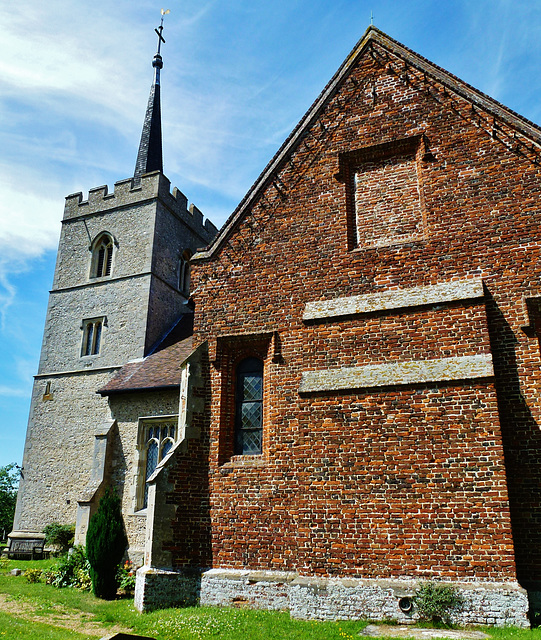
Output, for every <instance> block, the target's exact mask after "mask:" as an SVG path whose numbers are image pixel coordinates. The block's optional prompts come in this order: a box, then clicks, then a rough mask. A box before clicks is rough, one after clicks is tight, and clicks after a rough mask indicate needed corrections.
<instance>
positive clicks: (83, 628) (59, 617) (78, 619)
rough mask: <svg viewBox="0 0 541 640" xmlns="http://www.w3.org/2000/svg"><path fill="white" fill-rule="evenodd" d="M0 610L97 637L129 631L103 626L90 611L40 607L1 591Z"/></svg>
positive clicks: (25, 618)
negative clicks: (12, 597) (14, 598)
mask: <svg viewBox="0 0 541 640" xmlns="http://www.w3.org/2000/svg"><path fill="white" fill-rule="evenodd" d="M0 611H4V612H5V613H9V614H10V615H13V616H17V617H18V618H23V619H24V620H30V621H34V622H42V623H44V624H49V625H51V626H54V627H60V628H62V629H68V630H70V631H77V633H83V634H87V635H89V636H96V637H99V638H101V637H103V636H109V635H113V634H115V633H122V632H124V633H130V631H131V630H130V629H125V628H122V627H118V626H112V627H104V626H103V624H102V623H101V622H99V621H98V620H96V619H95V616H94V615H93V614H92V613H83V612H77V611H74V610H73V609H71V610H70V609H67V608H65V607H62V606H60V605H51V606H50V607H47V609H40V608H38V607H35V606H33V605H32V604H30V603H29V602H25V601H24V600H13V599H11V598H10V597H9V596H6V595H5V594H3V593H0Z"/></svg>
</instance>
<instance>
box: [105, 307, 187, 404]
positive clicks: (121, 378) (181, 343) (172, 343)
mask: <svg viewBox="0 0 541 640" xmlns="http://www.w3.org/2000/svg"><path fill="white" fill-rule="evenodd" d="M192 331H193V314H192V313H185V314H184V315H182V316H181V317H180V319H179V321H178V322H177V323H176V325H175V326H174V327H173V328H172V329H171V331H170V332H169V333H168V334H167V335H166V336H165V338H164V339H163V340H162V341H161V342H160V343H159V344H158V345H157V347H156V348H155V349H154V350H153V351H152V352H151V353H150V354H149V355H148V356H147V357H146V358H144V359H143V360H140V361H138V362H128V363H127V364H125V365H124V366H123V367H122V369H120V371H119V372H118V373H117V374H116V376H115V377H114V378H112V379H111V380H110V381H109V382H108V383H107V384H106V385H105V386H104V387H102V388H101V389H98V393H100V394H101V395H102V396H110V395H114V394H117V393H128V392H130V393H133V392H137V391H158V390H161V389H174V388H175V387H178V386H179V385H180V369H181V365H182V363H183V362H184V361H185V360H186V358H187V357H188V356H189V355H190V354H191V353H192V350H193V349H192V343H193V338H192V335H191V334H192Z"/></svg>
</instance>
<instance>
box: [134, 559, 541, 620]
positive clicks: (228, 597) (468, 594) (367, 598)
mask: <svg viewBox="0 0 541 640" xmlns="http://www.w3.org/2000/svg"><path fill="white" fill-rule="evenodd" d="M419 584H420V583H419V582H418V581H416V580H369V579H363V580H361V579H355V578H316V577H312V576H310V577H306V576H299V575H298V574H297V573H295V572H292V571H250V570H234V569H210V570H207V571H202V572H200V573H197V572H195V571H192V572H191V573H190V572H188V573H186V572H180V573H179V572H172V571H166V570H150V569H149V568H148V567H142V568H141V569H139V571H138V572H137V586H136V595H135V599H136V608H137V609H138V610H139V611H148V610H152V609H157V608H160V607H164V606H168V605H167V603H168V602H170V601H171V600H170V598H171V593H169V596H167V591H168V590H169V589H173V593H174V595H173V597H174V599H175V601H177V602H178V603H181V602H192V600H191V598H194V597H195V598H198V599H199V603H200V604H201V605H213V606H249V607H252V608H256V609H265V610H269V611H276V610H289V611H290V613H291V617H292V618H298V619H305V620H306V619H308V620H310V619H311V620H358V619H360V618H365V619H366V618H368V619H369V620H379V621H381V620H394V621H396V622H399V623H404V622H415V621H417V620H418V619H419V616H418V614H417V612H416V611H415V608H414V609H413V610H412V612H410V613H404V612H403V611H402V610H401V609H400V606H399V601H400V599H401V598H404V597H410V598H411V597H413V596H414V595H415V591H416V589H417V588H418V586H419ZM449 584H452V585H453V586H454V587H455V588H456V589H457V590H458V591H459V593H460V594H461V595H462V596H463V598H464V601H465V606H464V608H463V610H462V611H457V612H456V613H454V614H453V616H452V621H453V623H455V624H461V625H463V624H487V625H495V626H506V625H515V626H518V627H528V626H529V622H528V597H527V594H526V591H525V590H524V589H522V588H520V587H519V585H518V584H516V583H490V582H486V583H482V582H472V583H449ZM143 594H144V595H143ZM168 597H169V599H168Z"/></svg>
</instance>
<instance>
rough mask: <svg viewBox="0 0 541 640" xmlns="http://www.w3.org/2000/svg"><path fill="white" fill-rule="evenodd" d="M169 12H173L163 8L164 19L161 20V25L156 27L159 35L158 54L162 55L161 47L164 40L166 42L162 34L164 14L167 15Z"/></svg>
mask: <svg viewBox="0 0 541 640" xmlns="http://www.w3.org/2000/svg"><path fill="white" fill-rule="evenodd" d="M168 13H171V10H170V9H162V21H161V22H160V26H159V27H158V28H157V29H154V31H155V32H156V34H157V35H158V52H157V53H158V55H160V48H161V46H162V42H163V43H164V44H165V40H164V39H163V36H162V31H163V18H164V16H166V15H167V14H168Z"/></svg>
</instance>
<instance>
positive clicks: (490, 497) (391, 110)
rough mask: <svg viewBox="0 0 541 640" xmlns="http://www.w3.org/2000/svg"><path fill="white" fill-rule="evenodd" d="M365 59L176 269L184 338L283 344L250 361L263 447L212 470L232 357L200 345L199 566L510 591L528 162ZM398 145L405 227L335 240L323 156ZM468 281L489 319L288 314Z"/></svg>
mask: <svg viewBox="0 0 541 640" xmlns="http://www.w3.org/2000/svg"><path fill="white" fill-rule="evenodd" d="M378 50H379V53H378V55H376V56H375V58H374V57H372V56H371V55H369V54H368V53H367V54H365V55H364V56H363V57H361V58H360V60H359V61H358V63H357V64H356V65H355V67H354V68H353V70H352V72H351V73H350V76H349V79H347V80H346V81H345V82H344V83H343V84H342V85H341V86H340V87H339V89H338V90H337V92H336V93H335V95H334V96H333V97H332V98H331V99H330V101H329V102H328V103H327V106H326V108H325V109H324V110H323V111H322V112H321V113H320V114H319V116H318V118H317V120H316V121H315V122H314V123H313V124H312V125H311V126H310V127H308V130H307V133H306V135H304V136H303V138H302V139H301V141H300V142H299V143H298V145H297V147H296V149H295V150H294V151H293V152H292V154H291V155H290V156H289V157H288V158H286V159H285V160H284V162H283V163H282V165H281V168H279V169H278V171H277V173H276V176H275V179H274V183H272V181H271V182H270V184H269V185H268V187H267V188H266V189H265V190H263V191H261V193H260V194H259V196H258V197H257V198H255V199H254V200H253V203H252V205H251V209H250V212H249V214H248V215H247V216H246V217H245V218H244V219H243V220H241V221H240V223H239V224H237V225H236V227H235V229H234V231H233V232H232V233H231V234H230V236H229V238H228V240H227V242H225V243H224V244H223V245H222V246H221V247H220V248H219V249H218V250H217V251H216V252H215V255H214V257H213V258H212V259H211V260H209V261H207V262H200V263H198V262H196V263H195V265H194V269H193V287H194V290H196V293H195V294H194V299H195V303H196V326H195V331H196V335H197V340H198V341H203V340H207V339H208V340H209V341H210V344H211V347H212V345H213V344H215V341H216V338H220V337H221V336H226V335H230V334H252V335H256V336H257V335H260V336H262V337H261V340H263V341H264V340H267V338H266V337H265V336H268V335H269V334H270V333H272V332H277V333H278V335H279V339H280V344H281V354H279V355H280V357H279V358H276V357H275V356H276V354H275V353H271V352H272V351H273V349H275V347H274V346H273V344H271V343H270V342H268V347H267V352H266V354H265V389H266V393H267V395H266V397H265V415H264V453H263V455H262V456H261V458H259V459H251V460H250V459H247V460H242V459H236V458H233V460H231V459H230V458H229V457H228V455H227V440H228V438H230V437H231V436H230V430H231V426H230V421H229V420H230V419H229V418H228V417H227V416H228V411H229V410H228V409H227V407H228V406H230V404H228V403H230V402H231V397H232V395H231V393H232V391H233V389H232V385H231V384H230V382H228V380H229V379H230V377H231V362H232V359H235V357H236V356H238V357H240V355H242V353H241V352H242V350H243V349H244V347H243V346H242V344H241V342H242V341H241V342H239V346H238V350H237V347H234V348H232V349H225V348H222V347H221V346H220V345H221V344H222V343H221V342H220V340H218V343H217V344H218V348H217V356H216V358H217V359H216V365H217V366H215V365H211V368H210V378H211V381H210V382H211V386H210V388H211V394H212V403H211V416H210V422H209V425H208V433H209V437H210V468H209V477H210V484H209V488H210V492H211V505H210V517H211V519H212V553H213V560H212V561H213V563H214V566H229V567H250V568H271V569H272V568H274V569H286V568H287V569H296V570H299V571H302V572H303V573H321V574H329V575H334V574H347V575H362V576H372V577H381V576H397V575H424V576H441V577H443V576H445V577H453V576H454V577H457V578H461V577H467V578H490V579H500V578H501V579H512V578H513V576H514V575H515V573H514V572H515V565H514V552H516V557H517V562H518V575H519V577H520V578H521V580H523V581H528V580H530V581H531V580H535V579H537V578H538V577H539V570H540V569H541V566H540V563H541V539H540V537H541V534H540V533H539V532H540V531H541V527H539V522H540V519H541V503H540V495H539V486H540V484H541V468H540V458H539V444H540V442H539V431H538V427H537V423H538V420H539V413H540V408H541V407H540V399H539V385H540V383H541V380H540V372H539V344H538V341H537V340H536V339H535V337H531V335H530V336H529V335H528V334H527V332H526V333H525V332H524V331H523V330H522V327H523V326H524V325H525V324H527V323H528V318H527V317H526V314H525V310H524V305H523V302H522V299H523V297H524V296H535V295H539V294H540V293H541V285H540V283H541V279H540V276H541V267H540V265H541V261H540V259H539V258H540V257H541V256H540V255H539V253H540V244H539V243H540V240H541V238H540V235H541V225H540V222H541V213H540V211H539V204H538V196H539V192H540V186H541V183H540V181H539V170H538V168H537V166H535V165H534V164H533V163H532V162H531V161H530V160H529V159H528V158H527V155H528V153H527V152H520V153H517V152H515V150H511V149H510V148H509V146H510V145H509V144H508V142H507V138H505V136H504V134H505V135H507V134H508V133H509V127H507V125H506V124H505V123H504V122H503V121H501V120H500V121H497V122H496V130H495V133H494V134H493V132H492V129H491V126H492V125H491V122H492V119H491V117H490V116H489V115H487V114H486V113H485V112H482V111H481V110H479V109H478V108H476V109H475V110H472V108H471V105H470V104H468V103H467V102H466V101H465V100H463V99H462V98H460V97H459V96H458V95H457V94H455V93H453V92H452V91H450V90H445V91H444V90H443V87H442V86H441V85H438V84H437V83H435V81H434V80H433V79H431V78H429V79H428V82H426V81H425V79H424V77H423V75H422V74H421V73H419V72H416V71H415V69H413V68H411V67H410V68H409V69H407V70H406V71H404V70H403V66H404V65H403V62H402V61H400V60H399V59H397V58H396V57H394V56H393V55H392V54H389V55H388V58H387V60H384V58H383V57H381V54H382V49H381V47H378ZM404 74H406V75H407V76H408V77H407V81H406V78H404V77H401V75H402V76H404ZM506 127H507V128H506ZM411 136H424V137H422V138H419V140H420V142H419V144H420V145H421V146H420V147H419V149H418V152H417V155H416V158H417V160H416V161H417V163H418V178H419V179H418V186H417V185H415V184H414V182H415V181H413V180H412V181H410V185H413V186H412V187H411V188H412V189H413V188H416V189H419V197H420V198H421V200H420V202H421V205H420V206H421V210H422V218H423V224H422V234H421V235H422V237H420V238H418V239H416V240H415V241H412V242H408V243H396V242H395V239H394V238H392V241H391V242H390V243H389V244H388V245H387V246H379V247H377V248H366V247H365V246H359V247H358V248H355V249H352V246H353V244H354V243H352V241H351V238H352V226H354V224H355V219H354V210H353V209H352V201H353V198H352V195H351V191H350V192H348V189H349V188H350V186H351V185H350V182H349V180H348V179H347V177H345V176H343V175H342V176H338V177H340V180H337V174H339V173H340V169H341V166H340V158H341V157H345V154H352V153H353V152H355V151H356V150H358V149H363V148H366V147H369V146H371V145H381V144H384V143H391V146H392V144H393V143H395V141H399V140H404V139H405V138H409V137H411ZM504 138H505V140H504ZM519 140H521V137H520V136H519ZM517 144H518V143H517ZM425 152H430V155H427V153H425ZM353 155H354V154H353ZM348 157H349V156H348ZM378 189H379V190H380V192H382V191H381V189H380V185H378V184H374V190H376V191H377V190H378ZM382 193H383V194H384V190H383V192H382ZM376 197H379V196H374V198H376ZM382 197H384V196H382ZM411 197H412V196H411V194H408V198H409V199H411ZM371 198H372V196H370V198H368V200H367V202H369V201H370V199H371ZM358 199H359V198H358ZM357 206H359V203H357ZM393 243H394V244H393ZM474 275H475V276H477V277H482V278H483V280H484V282H485V284H486V287H487V300H488V303H487V313H488V325H487V317H486V316H485V305H484V304H473V303H468V302H467V301H463V302H461V303H452V304H443V305H438V306H433V307H424V308H411V309H407V310H401V311H400V312H396V313H395V312H393V313H380V314H373V315H369V316H362V317H356V318H353V319H337V318H335V319H332V321H328V322H326V323H320V324H317V323H316V324H310V325H308V324H306V323H303V321H302V314H303V310H304V305H305V303H306V302H308V301H314V300H323V299H334V298H337V297H340V296H350V295H360V294H366V293H377V292H380V291H386V290H388V289H390V288H394V287H401V288H408V287H417V286H422V285H427V284H436V283H440V282H449V281H451V280H452V279H455V278H465V277H469V276H474ZM487 326H488V331H487ZM222 342H223V341H222ZM247 343H249V340H247ZM223 344H225V343H223ZM222 346H223V345H222ZM489 350H491V351H492V353H493V357H494V364H495V374H496V375H495V379H494V380H484V381H473V382H467V381H463V382H458V383H440V384H437V385H435V384H434V385H413V386H405V387H394V388H391V387H389V388H381V389H372V390H366V391H363V392H360V391H354V392H348V393H344V392H341V393H327V394H311V395H306V396H302V397H301V396H300V395H299V393H298V388H299V383H300V377H301V373H302V372H303V371H313V370H317V369H321V368H327V367H329V368H333V367H340V366H360V365H363V364H370V363H377V362H389V361H401V360H413V359H415V360H423V359H430V358H436V357H446V356H457V355H470V354H478V353H486V352H488V351H489ZM273 359H274V360H277V361H276V362H274V361H273ZM228 376H229V378H228ZM496 391H497V394H498V397H497V396H496ZM500 421H501V424H502V433H503V448H504V449H505V456H504V449H502V433H500ZM224 451H225V452H226V453H225V454H224ZM504 460H505V463H506V465H507V468H505V467H504ZM507 484H508V485H509V491H510V498H511V516H512V518H510V515H509V506H508V497H507ZM511 523H512V529H511Z"/></svg>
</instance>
